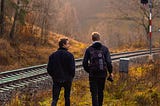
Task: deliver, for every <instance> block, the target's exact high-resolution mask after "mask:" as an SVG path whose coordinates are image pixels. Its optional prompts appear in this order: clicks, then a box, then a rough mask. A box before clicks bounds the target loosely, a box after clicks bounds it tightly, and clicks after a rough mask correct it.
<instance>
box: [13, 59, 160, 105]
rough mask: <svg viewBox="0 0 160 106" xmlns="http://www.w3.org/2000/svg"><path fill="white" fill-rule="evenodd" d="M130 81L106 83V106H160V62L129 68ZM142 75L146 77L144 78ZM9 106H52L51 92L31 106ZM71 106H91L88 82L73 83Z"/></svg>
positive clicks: (38, 96)
mask: <svg viewBox="0 0 160 106" xmlns="http://www.w3.org/2000/svg"><path fill="white" fill-rule="evenodd" d="M129 71H130V73H129V75H128V76H129V77H128V79H126V80H122V79H120V77H119V74H118V73H115V74H114V82H113V83H110V82H108V81H106V85H105V90H104V106H159V105H160V84H159V80H160V73H159V72H160V61H156V62H155V63H147V64H141V65H139V66H133V67H132V68H130V70H129ZM142 73H143V74H142ZM63 95H64V91H63V90H62V91H61V94H60V99H59V101H58V106H64V97H63ZM16 99H17V100H14V101H13V102H12V104H14V105H10V106H50V104H51V100H52V98H51V90H49V91H42V92H38V93H37V94H35V96H33V97H32V98H30V100H32V101H35V102H30V101H29V103H32V104H31V105H22V104H19V105H15V104H17V103H18V101H19V103H20V101H21V102H22V101H23V100H24V99H23V100H22V99H19V98H16ZM71 104H72V105H71V106H91V95H90V91H89V82H88V78H84V79H80V80H76V81H74V82H73V85H72V90H71Z"/></svg>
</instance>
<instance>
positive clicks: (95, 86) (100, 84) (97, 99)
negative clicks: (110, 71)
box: [89, 77, 106, 106]
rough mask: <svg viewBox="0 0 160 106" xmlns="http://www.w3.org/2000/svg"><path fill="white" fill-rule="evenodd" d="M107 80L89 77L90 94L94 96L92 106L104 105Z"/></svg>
mask: <svg viewBox="0 0 160 106" xmlns="http://www.w3.org/2000/svg"><path fill="white" fill-rule="evenodd" d="M105 80H106V78H93V77H89V84H90V92H91V96H92V106H102V105H103V90H104V85H105Z"/></svg>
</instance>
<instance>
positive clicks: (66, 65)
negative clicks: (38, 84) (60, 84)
mask: <svg viewBox="0 0 160 106" xmlns="http://www.w3.org/2000/svg"><path fill="white" fill-rule="evenodd" d="M47 72H48V74H49V75H50V76H51V77H52V79H53V81H55V82H57V81H71V80H73V77H74V75H75V60H74V56H73V55H72V54H71V53H70V52H68V51H67V49H65V48H59V49H58V50H57V51H56V52H54V53H53V54H51V55H50V56H49V62H48V66H47Z"/></svg>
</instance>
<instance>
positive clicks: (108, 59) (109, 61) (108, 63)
mask: <svg viewBox="0 0 160 106" xmlns="http://www.w3.org/2000/svg"><path fill="white" fill-rule="evenodd" d="M105 56H106V63H107V68H108V72H109V74H112V61H111V56H110V52H109V50H108V48H106V50H105Z"/></svg>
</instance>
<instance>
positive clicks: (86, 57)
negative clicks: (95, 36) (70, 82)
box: [83, 49, 90, 73]
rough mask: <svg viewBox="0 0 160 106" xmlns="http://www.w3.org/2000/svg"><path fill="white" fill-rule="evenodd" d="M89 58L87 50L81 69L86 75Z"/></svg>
mask: <svg viewBox="0 0 160 106" xmlns="http://www.w3.org/2000/svg"><path fill="white" fill-rule="evenodd" d="M89 58H90V54H89V49H87V50H86V52H85V54H84V58H83V68H84V70H85V71H86V72H87V73H89V66H88V60H89Z"/></svg>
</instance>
